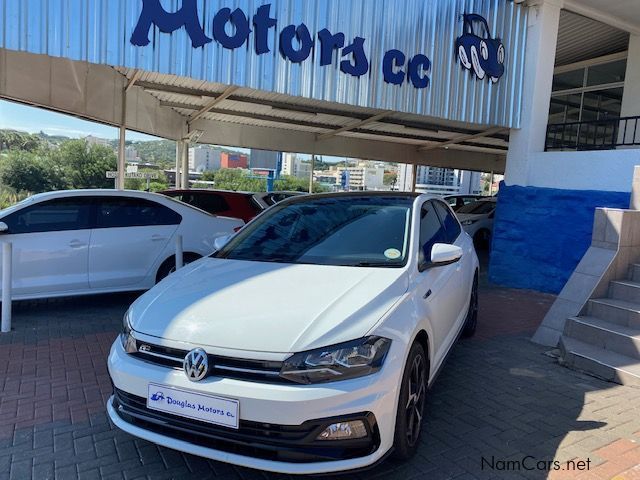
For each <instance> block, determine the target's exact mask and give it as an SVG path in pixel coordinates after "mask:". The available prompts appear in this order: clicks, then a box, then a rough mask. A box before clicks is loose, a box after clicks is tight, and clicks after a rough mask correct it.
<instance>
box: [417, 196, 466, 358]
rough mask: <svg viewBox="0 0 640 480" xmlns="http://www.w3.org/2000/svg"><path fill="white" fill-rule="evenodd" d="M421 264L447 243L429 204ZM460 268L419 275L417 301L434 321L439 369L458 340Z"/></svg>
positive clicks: (422, 224)
mask: <svg viewBox="0 0 640 480" xmlns="http://www.w3.org/2000/svg"><path fill="white" fill-rule="evenodd" d="M419 233H420V234H419V257H420V258H419V261H420V260H421V259H422V258H425V259H426V260H430V259H431V249H432V248H433V245H435V244H436V243H447V241H448V240H447V233H446V230H445V228H444V226H443V225H442V222H441V221H440V217H439V216H438V214H437V213H436V210H435V208H434V205H433V202H431V201H426V202H425V203H424V204H423V205H422V208H421V210H420V232H419ZM456 270H457V265H456V264H455V263H454V264H451V265H445V266H440V267H427V268H426V269H424V270H423V271H422V272H420V273H419V274H418V285H417V288H418V292H417V299H418V302H419V304H420V305H419V306H420V308H421V310H422V311H423V316H424V317H427V318H429V319H430V320H431V325H432V336H433V339H432V340H433V344H434V346H435V351H434V361H435V365H434V366H435V367H437V366H439V365H440V362H441V361H442V358H443V357H444V355H445V354H446V352H447V351H448V350H449V346H450V345H451V343H452V342H453V340H454V339H455V336H456V333H457V332H456V331H455V324H456V319H457V316H458V312H459V305H458V302H459V300H458V297H457V295H456V292H455V291H456V289H457V288H459V286H458V285H457V284H456V278H457V277H456Z"/></svg>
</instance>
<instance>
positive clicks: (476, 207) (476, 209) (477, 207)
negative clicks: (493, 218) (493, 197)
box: [456, 200, 496, 215]
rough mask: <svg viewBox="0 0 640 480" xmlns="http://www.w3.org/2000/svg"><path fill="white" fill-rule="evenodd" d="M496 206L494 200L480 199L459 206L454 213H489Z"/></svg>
mask: <svg viewBox="0 0 640 480" xmlns="http://www.w3.org/2000/svg"><path fill="white" fill-rule="evenodd" d="M495 208H496V202H490V201H486V200H480V201H479V202H473V203H468V204H466V205H465V206H464V207H461V208H460V209H459V210H458V211H457V212H456V213H470V214H472V215H484V214H487V213H491V212H493V211H494V210H495Z"/></svg>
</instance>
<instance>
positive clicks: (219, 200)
mask: <svg viewBox="0 0 640 480" xmlns="http://www.w3.org/2000/svg"><path fill="white" fill-rule="evenodd" d="M173 198H176V199H178V200H180V201H181V202H184V203H188V204H189V205H191V206H192V207H196V208H199V209H200V210H204V211H205V212H209V213H214V214H215V213H220V212H225V211H227V210H229V204H228V203H227V201H226V200H225V199H224V197H223V196H222V195H218V194H215V193H181V194H180V195H175V196H174V197H173Z"/></svg>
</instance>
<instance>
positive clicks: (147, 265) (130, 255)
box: [0, 190, 244, 300]
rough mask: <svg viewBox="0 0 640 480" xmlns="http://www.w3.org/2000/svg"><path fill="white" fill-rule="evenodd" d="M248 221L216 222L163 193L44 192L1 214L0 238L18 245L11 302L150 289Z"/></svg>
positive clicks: (15, 247) (209, 250)
mask: <svg viewBox="0 0 640 480" xmlns="http://www.w3.org/2000/svg"><path fill="white" fill-rule="evenodd" d="M243 224H244V222H242V220H238V219H235V218H224V217H214V216H212V215H209V214H207V213H205V212H203V211H201V210H198V209H195V208H192V207H190V206H189V205H186V204H184V203H180V202H177V201H175V200H172V199H170V198H168V197H165V196H163V195H157V194H154V193H146V192H137V191H117V190H70V191H62V192H50V193H41V194H38V195H34V196H32V197H29V198H28V199H26V200H24V201H22V202H20V203H18V204H17V205H14V206H13V207H10V208H7V209H4V210H1V211H0V241H8V242H11V243H12V244H13V259H14V260H13V261H14V264H13V282H12V283H13V298H15V299H17V300H21V299H32V298H42V297H59V296H69V295H85V294H94V293H105V292H119V291H129V290H132V291H133V290H146V289H149V288H151V287H152V286H153V285H155V284H156V282H158V281H159V280H161V279H162V278H164V277H165V276H167V275H168V274H169V273H170V272H171V271H172V270H173V269H175V241H174V239H175V236H176V235H182V237H183V245H184V260H185V262H189V261H193V260H195V259H196V258H199V257H201V256H203V255H208V254H210V253H211V252H212V251H213V250H214V239H215V238H216V237H219V236H222V235H228V234H230V233H233V231H234V229H238V228H240V227H241V226H242V225H243Z"/></svg>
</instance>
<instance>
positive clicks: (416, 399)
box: [393, 342, 429, 460]
mask: <svg viewBox="0 0 640 480" xmlns="http://www.w3.org/2000/svg"><path fill="white" fill-rule="evenodd" d="M428 381H429V360H428V358H427V355H426V352H425V351H424V348H423V347H422V345H420V344H419V343H418V342H415V343H414V344H413V346H412V347H411V351H410V352H409V357H408V358H407V364H406V365H405V367H404V374H403V376H402V385H401V387H400V397H399V400H398V411H397V413H396V429H395V434H394V439H393V456H394V458H396V459H397V460H407V459H409V458H411V457H412V456H413V455H414V454H415V453H416V450H417V449H418V445H419V443H420V442H419V440H420V433H421V430H422V419H423V417H424V405H425V400H426V396H427V382H428Z"/></svg>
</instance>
